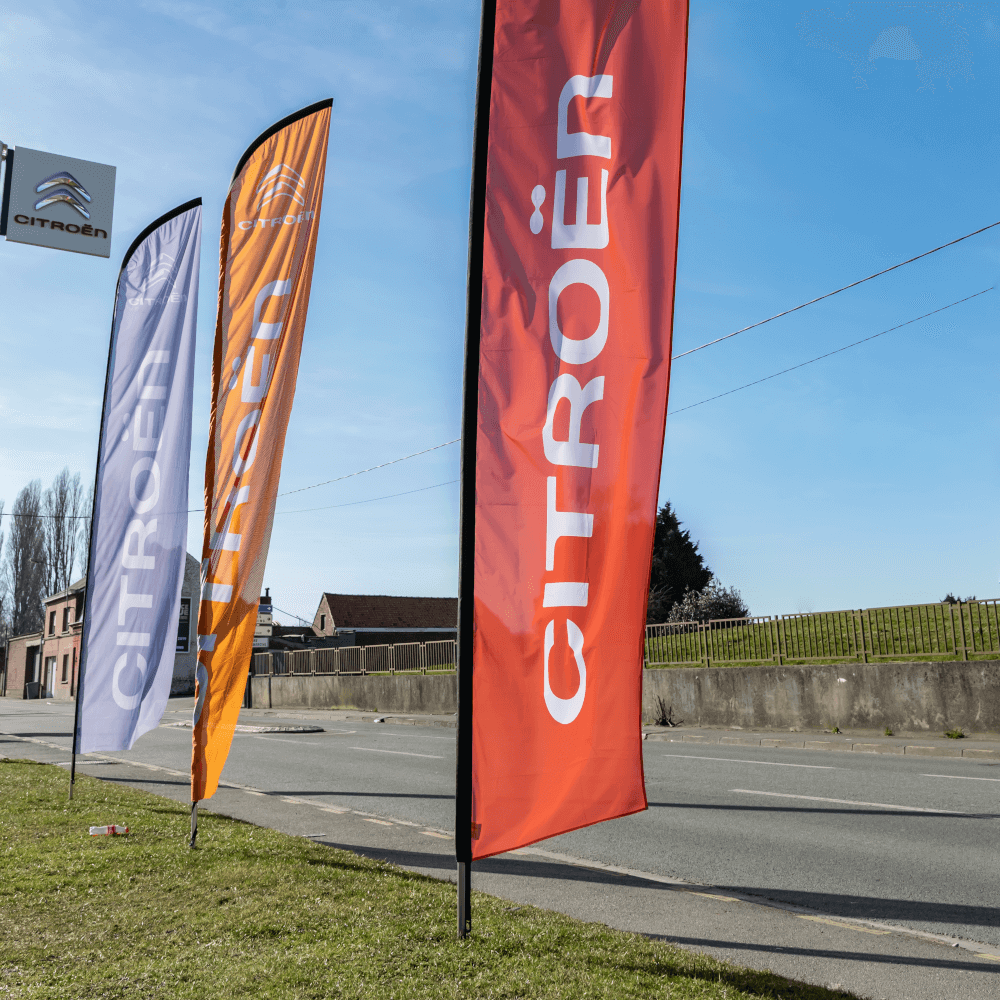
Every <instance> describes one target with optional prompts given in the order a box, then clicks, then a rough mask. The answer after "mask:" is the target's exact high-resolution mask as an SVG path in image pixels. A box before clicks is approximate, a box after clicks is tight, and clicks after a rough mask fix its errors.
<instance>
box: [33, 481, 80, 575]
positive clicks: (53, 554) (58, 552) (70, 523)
mask: <svg viewBox="0 0 1000 1000" xmlns="http://www.w3.org/2000/svg"><path fill="white" fill-rule="evenodd" d="M82 507H83V487H82V486H81V485H80V473H79V472H78V473H76V475H73V476H71V475H70V474H69V469H68V468H66V469H63V470H62V472H60V473H59V474H58V475H57V476H56V478H55V479H54V480H53V481H52V485H51V486H50V487H49V488H48V489H47V490H46V491H45V493H44V494H43V495H42V514H43V515H44V516H43V518H42V530H43V534H44V538H45V586H46V589H47V591H48V593H50V594H57V593H59V591H61V590H65V589H66V588H67V587H68V586H69V585H70V584H71V583H72V582H73V566H74V564H75V563H76V553H77V542H78V539H79V537H80V525H79V520H80V515H81V514H82V513H83V511H82Z"/></svg>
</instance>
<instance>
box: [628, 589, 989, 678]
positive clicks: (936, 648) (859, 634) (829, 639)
mask: <svg viewBox="0 0 1000 1000" xmlns="http://www.w3.org/2000/svg"><path fill="white" fill-rule="evenodd" d="M962 646H965V647H966V648H967V649H968V651H969V655H970V656H977V655H979V656H983V655H989V651H991V650H997V649H1000V616H998V610H997V607H996V605H993V604H963V605H955V606H951V605H948V604H925V605H915V606H912V607H900V608H873V609H869V610H865V611H862V612H860V613H859V612H851V611H829V612H821V613H818V614H805V615H795V616H792V617H787V618H784V619H781V620H778V621H761V622H751V623H750V624H747V625H739V624H737V625H734V626H733V627H731V628H713V629H710V630H701V631H697V630H692V631H690V632H687V633H685V634H676V635H666V636H662V637H657V638H653V639H647V642H646V660H647V664H648V665H649V666H651V667H671V666H696V665H698V663H699V662H702V663H703V662H704V657H705V655H706V654H707V655H708V657H709V659H710V662H711V664H712V666H727V665H731V666H738V665H739V664H740V663H741V662H744V663H745V662H747V661H757V662H760V663H777V654H778V652H779V650H780V653H781V661H782V663H786V664H796V663H808V662H809V661H810V658H818V660H820V661H821V660H822V659H829V660H840V659H854V660H855V661H856V662H862V660H863V657H862V655H861V651H862V650H863V649H867V650H868V655H869V661H872V660H876V659H886V660H887V659H893V658H897V659H906V660H940V659H955V650H956V647H957V648H958V649H961V647H962ZM993 655H994V656H995V655H996V654H995V653H994V654H993ZM814 662H816V660H815V659H814Z"/></svg>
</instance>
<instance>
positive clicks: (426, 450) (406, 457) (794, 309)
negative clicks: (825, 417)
mask: <svg viewBox="0 0 1000 1000" xmlns="http://www.w3.org/2000/svg"><path fill="white" fill-rule="evenodd" d="M996 226H1000V221H997V222H991V223H990V224H989V225H988V226H983V227H982V229H976V230H975V231H974V232H971V233H966V234H965V235H964V236H959V237H958V239H954V240H951V241H949V242H948V243H942V244H941V246H939V247H934V249H933V250H925V251H924V252H923V253H921V254H917V256H916V257H910V258H909V260H904V261H900V262H899V263H898V264H893V265H892V267H887V268H885V270H883V271H877V272H876V273H875V274H870V275H868V277H867V278H859V279H858V280H857V281H852V282H851V283H850V284H849V285H844V287H843V288H838V289H836V290H835V291H832V292H827V293H826V294H825V295H820V296H818V297H817V298H815V299H810V300H809V301H808V302H803V303H802V304H801V305H797V306H793V307H792V308H791V309H786V310H785V311H784V312H780V313H775V315H773V316H768V318H767V319H762V320H759V321H758V322H756V323H751V324H750V325H749V326H745V327H743V328H742V329H740V330H735V331H734V332H733V333H727V334H726V336H724V337H718V338H717V339H716V340H710V341H709V342H708V343H707V344H702V345H701V346H700V347H692V348H691V350H690V351H682V352H681V353H680V354H675V355H674V356H673V357H672V358H671V359H670V360H671V361H676V360H677V359H678V358H684V357H687V356H688V355H689V354H694V353H696V352H697V351H703V350H704V349H705V348H706V347H712V346H713V345H715V344H721V343H722V341H724V340H729V339H730V338H731V337H736V336H738V335H739V334H741V333H746V332H747V331H748V330H754V329H756V328H757V327H758V326H763V325H764V324H765V323H770V322H771V321H772V320H776V319H781V317H782V316H788V315H790V314H791V313H793V312H798V311H799V310H800V309H805V307H806V306H811V305H813V304H814V303H816V302H822V301H823V299H828V298H830V297H831V296H833V295H839V294H840V293H841V292H846V291H847V290H848V289H849V288H855V287H857V286H858V285H862V284H864V283H865V282H866V281H871V280H872V279H873V278H878V277H881V276H882V275H883V274H888V273H889V272H890V271H895V270H896V269H897V268H900V267H903V266H904V265H905V264H912V263H913V262H914V261H916V260H920V259H921V258H922V257H928V256H930V254H932V253H937V252H938V251H939V250H944V249H946V248H947V247H951V246H954V245H955V244H956V243H961V242H962V240H967V239H969V238H970V237H971V236H978V235H979V234H980V233H985V232H986V231H987V230H988V229H993V228H994V227H996ZM988 291H992V288H987V289H984V292H988ZM984 292H977V293H976V295H982V294H984ZM975 297H976V296H975V295H970V296H969V297H968V298H975ZM966 301H968V299H959V300H958V302H952V303H951V305H948V306H943V307H942V309H950V308H951V306H956V305H958V304H959V303H961V302H966ZM941 311H942V310H941V309H936V310H934V312H941ZM933 315H934V313H933V312H930V313H926V314H925V315H924V316H918V317H917V319H912V320H908V321H907V323H916V322H917V321H918V320H921V319H926V318H927V316H933ZM907 323H902V324H900V325H901V326H906V325H907ZM898 329H899V327H898V326H894V327H892V329H890V330H883V331H882V333H876V334H875V335H874V336H872V337H866V338H865V340H859V341H856V342H855V343H854V344H848V345H847V347H841V348H839V349H838V351H846V350H847V349H848V347H856V346H857V345H858V344H863V343H865V341H867V340H874V339H875V337H881V336H882V334H885V333H891V332H892V331H893V330H898ZM838 351H831V352H830V354H837V353H838ZM830 354H823V355H821V356H820V357H818V358H813V359H812V360H811V361H804V362H802V364H801V365H794V366H793V367H792V368H786V369H785V370H784V371H780V372H775V374H774V375H768V376H767V378H763V379H758V380H757V382H748V383H747V384H746V385H741V386H739V388H737V389H730V390H729V392H723V393H721V394H720V395H719V396H711V397H709V399H703V400H701V402H698V403H692V404H691V405H690V406H683V407H681V409H680V410H671V411H670V412H671V413H680V412H681V411H682V410H690V409H691V408H692V407H694V406H701V404H702V403H708V402H711V401H712V400H713V399H719V398H721V396H728V395H729V394H730V393H733V392H739V390H740V389H748V388H749V387H750V386H752V385H757V384H758V383H759V382H766V381H767V379H771V378H776V377H777V376H778V375H784V374H785V373H786V372H790V371H794V370H795V369H796V368H801V367H803V365H810V364H812V363H813V361H821V360H822V359H823V358H828V357H830ZM459 441H461V438H453V439H452V440H451V441H445V442H443V443H442V444H436V445H434V446H433V447H432V448H424V450H423V451H415V452H413V454H412V455H404V456H403V457H402V458H394V459H392V461H389V462H382V463H381V464H380V465H373V466H371V467H370V468H367V469H359V470H358V471H357V472H349V473H347V475H345V476H337V477H336V478H335V479H327V480H325V481H324V482H322V483H313V484H312V486H301V487H299V489H297V490H288V491H287V492H285V493H279V494H278V496H279V497H287V496H291V495H292V494H293V493H304V492H305V491H306V490H315V489H317V488H318V487H320V486H329V485H330V484H331V483H339V482H341V481H343V480H344V479H352V478H353V477H354V476H362V475H364V474H365V473H366V472H374V471H375V470H376V469H384V468H386V467H387V466H390V465H396V464H397V463H399V462H405V461H407V460H409V459H411V458H417V457H418V456H419V455H426V454H428V453H429V452H432V451H437V450H438V449H439V448H447V447H448V445H451V444H458V442H459ZM457 481H458V480H451V482H457ZM437 485H438V486H448V485H450V483H438V484H437ZM435 488H436V487H434V486H427V487H424V489H435ZM408 492H411V493H419V492H421V491H420V490H410V491H408ZM405 495H406V494H404V493H393V494H390V496H386V497H373V498H372V500H357V501H355V502H354V503H372V502H373V501H374V500H388V499H390V498H391V497H394V496H405ZM351 506H354V504H334V505H333V507H351ZM333 507H309V508H306V511H309V510H332V509H333ZM204 509H205V508H204V507H192V508H191V509H190V510H189V511H187V513H188V514H197V513H200V512H201V511H203V510H204ZM306 511H292V510H288V511H280V512H279V513H282V514H297V513H305V512H306ZM58 516H59V515H57V514H14V513H13V512H8V511H4V512H0V518H2V517H35V518H42V517H58ZM88 517H90V515H89V514H78V515H70V516H67V520H85V519H86V518H88Z"/></svg>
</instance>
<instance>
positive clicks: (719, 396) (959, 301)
mask: <svg viewBox="0 0 1000 1000" xmlns="http://www.w3.org/2000/svg"><path fill="white" fill-rule="evenodd" d="M995 287H996V286H995V285H991V286H990V287H989V288H984V289H983V290H982V291H981V292H976V293H975V294H974V295H967V296H966V297H965V298H964V299H958V300H957V301H956V302H950V303H949V304H948V305H946V306H941V308H940V309H934V310H932V311H931V312H929V313H924V314H923V316H916V317H914V318H913V319H908V320H907V321H906V322H905V323H900V324H899V326H891V327H889V329H888V330H883V331H882V332H881V333H873V334H872V335H871V336H870V337H865V338H864V339H862V340H856V341H854V343H853V344H846V345H845V346H844V347H838V348H837V349H836V350H835V351H828V352H827V353H826V354H821V355H820V356H819V357H818V358H810V359H809V360H808V361H803V362H802V363H801V364H798V365H792V367H791V368H784V369H782V370H781V371H780V372H775V373H774V374H773V375H765V376H764V377H763V378H759V379H757V380H756V381H754V382H747V384H746V385H739V386H737V387H736V388H735V389H729V390H728V391H726V392H720V393H719V394H718V395H717V396H709V397H708V399H702V400H699V401H698V402H697V403H691V404H690V405H688V406H682V407H680V409H677V410H670V411H669V413H668V414H667V416H670V417H672V416H673V415H674V414H675V413H683V412H684V411H685V410H691V409H694V407H696V406H701V405H702V404H703V403H711V402H712V400H713V399H722V397H723V396H731V395H732V394H733V393H734V392H739V391H740V390H741V389H749V388H750V386H752V385H760V383H761V382H767V381H768V380H769V379H772V378H777V377H778V376H779V375H786V374H787V373H788V372H793V371H795V369H796V368H805V366H806V365H811V364H814V363H815V362H817V361H822V360H823V359H824V358H829V357H832V356H833V355H834V354H840V352H841V351H847V350H850V348H852V347H857V346H858V344H866V343H868V341H869V340H874V339H875V338H876V337H884V336H885V335H886V334H887V333H892V331H893V330H900V329H902V328H903V327H904V326H909V325H910V324H911V323H919V322H920V320H922V319H927V317H928V316H933V315H934V314H935V313H939V312H944V311H945V309H951V307H952V306H957V305H961V304H962V303H963V302H968V301H969V299H974V298H977V297H978V296H980V295H985V294H986V293H987V292H992V291H993V289H994V288H995Z"/></svg>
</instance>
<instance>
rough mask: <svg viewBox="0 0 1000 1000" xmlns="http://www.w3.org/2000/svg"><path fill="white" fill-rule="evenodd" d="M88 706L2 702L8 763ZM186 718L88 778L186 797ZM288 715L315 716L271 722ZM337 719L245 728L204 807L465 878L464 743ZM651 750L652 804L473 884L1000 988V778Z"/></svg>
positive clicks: (937, 981) (720, 944) (863, 973)
mask: <svg viewBox="0 0 1000 1000" xmlns="http://www.w3.org/2000/svg"><path fill="white" fill-rule="evenodd" d="M175 706H176V707H175ZM70 712H71V709H70V706H66V705H59V704H54V705H48V704H46V703H39V702H34V703H25V702H8V701H5V702H0V733H6V734H12V735H18V736H20V737H27V738H28V739H29V740H30V741H32V742H31V744H29V743H25V742H24V741H23V740H19V741H17V743H18V744H19V746H18V747H17V748H16V749H15V748H14V747H13V746H12V741H8V742H4V743H2V745H0V753H3V754H5V755H7V756H34V757H36V758H37V759H52V758H61V759H62V760H66V759H68V756H67V755H66V754H65V753H63V752H62V751H64V750H66V751H68V749H69V745H70V743H69V733H70V730H71V725H72V721H71V714H70ZM189 712H190V707H189V703H188V702H184V703H171V706H170V709H169V710H168V714H167V715H166V716H165V717H164V724H163V725H161V727H160V728H159V729H157V730H155V731H153V732H151V733H148V734H147V735H145V736H144V737H142V738H141V739H140V740H139V741H138V742H137V743H136V745H135V746H134V747H133V748H132V749H131V750H130V751H127V752H124V753H121V754H106V755H103V756H104V757H105V758H116V759H119V760H122V761H128V762H130V763H129V764H128V765H125V764H122V765H121V766H120V767H117V766H115V765H94V766H93V768H92V769H90V766H89V765H85V766H84V769H86V770H88V772H89V773H92V774H94V775H97V776H101V777H106V778H109V779H110V780H126V781H128V782H129V783H131V784H139V785H142V786H146V787H150V789H151V790H154V791H158V792H160V793H161V794H167V795H170V796H171V797H174V798H177V799H180V800H185V799H186V798H187V796H188V786H187V781H186V779H185V777H184V775H186V773H187V771H188V768H189V763H190V752H191V751H190V747H191V733H190V729H187V728H181V727H174V726H171V725H170V723H171V722H173V721H176V720H184V719H186V718H189V717H190V716H189ZM246 721H247V722H248V723H252V724H258V725H259V724H261V722H262V721H263V720H261V719H259V718H255V719H247V720H246ZM283 722H284V724H288V725H296V724H298V725H301V724H303V720H301V719H297V718H289V719H287V720H282V719H281V718H280V716H275V717H269V718H268V719H267V720H266V723H267V724H268V725H277V724H282V723H283ZM321 724H322V725H323V726H324V728H325V730H326V731H325V732H323V733H315V734H301V735H299V734H254V733H237V734H236V737H235V739H234V743H233V749H232V752H231V754H230V757H229V761H228V763H227V765H226V770H225V772H224V775H223V778H224V781H226V782H228V783H230V784H231V785H233V786H238V787H236V788H227V789H221V790H220V792H219V793H218V794H217V796H216V797H215V798H214V799H213V800H211V802H210V803H206V807H207V808H217V809H219V811H222V812H226V813H228V814H231V815H239V816H240V817H241V818H248V819H253V820H254V821H257V822H264V823H266V824H267V825H273V826H277V827H279V828H282V829H287V830H288V832H293V833H298V834H300V835H304V834H307V833H308V834H314V835H316V836H317V837H318V838H319V839H324V840H328V841H329V842H331V843H338V844H339V845H341V846H347V847H350V848H351V849H354V850H359V851H362V852H363V853H369V854H375V855H377V856H382V857H386V858H388V859H389V860H394V861H396V862H398V863H401V864H404V865H405V866H407V867H411V868H414V869H416V870H420V871H426V872H428V873H430V874H434V875H435V876H437V877H452V874H453V852H452V849H451V845H450V843H445V840H446V837H447V833H448V832H449V831H450V829H451V827H452V824H453V801H454V800H453V786H454V730H449V729H434V728H429V727H409V726H392V725H379V724H372V723H365V722H357V721H349V722H343V721H339V722H323V723H321ZM39 741H40V742H39ZM56 748H58V750H57V749H56ZM39 754H41V756H39ZM644 759H645V768H646V783H647V794H648V797H649V806H650V808H649V810H648V811H647V812H645V813H641V814H638V815H636V816H631V817H626V818H624V819H620V820H613V821H611V822H608V823H603V824H599V825H598V826H594V827H590V828H587V829H585V830H580V831H576V832H574V833H570V834H566V835H564V836H561V837H557V838H553V839H552V840H549V841H546V842H545V843H543V844H540V845H535V847H534V848H533V849H529V850H528V851H526V852H517V854H518V856H517V857H515V856H514V855H504V856H502V857H501V858H499V859H491V860H490V861H488V862H483V863H481V864H480V865H478V866H477V868H476V870H475V871H476V874H475V876H474V884H475V885H476V887H477V888H483V889H485V890H486V891H491V892H495V893H496V894H497V895H501V896H507V897H508V898H511V899H515V900H518V901H523V902H531V903H537V904H538V905H543V906H549V907H551V908H555V909H561V910H564V911H565V912H569V913H573V914H574V915H576V916H580V917H582V918H584V919H600V920H603V921H604V922H608V923H612V924H613V925H615V926H621V927H624V928H626V929H633V930H641V931H643V932H644V933H651V934H661V935H662V936H664V937H668V938H670V939H671V940H675V941H678V942H680V943H682V944H685V945H686V946H689V947H695V948H698V949H700V950H704V951H709V952H711V953H713V954H717V955H720V956H721V957H726V958H730V959H734V960H736V961H740V962H742V963H744V964H750V965H755V966H758V967H768V968H772V969H774V970H775V971H778V972H782V973H783V974H786V975H791V976H794V977H796V978H803V979H808V980H810V981H813V982H819V983H823V984H830V983H834V982H837V983H843V985H844V986H845V988H849V989H853V990H855V991H856V992H858V993H859V994H861V995H865V996H873V997H891V998H892V1000H897V998H898V1000H917V998H923V997H925V996H926V997H932V996H933V997H941V996H946V997H952V996H953V997H969V998H973V997H976V998H978V997H984V998H989V997H1000V960H997V959H994V958H992V957H991V956H990V955H989V954H987V952H989V951H992V952H993V953H994V954H996V956H997V958H1000V904H998V903H997V902H996V901H997V899H998V898H1000V892H998V890H1000V866H998V864H997V860H998V847H1000V839H998V833H1000V824H998V820H1000V801H998V796H1000V765H998V764H997V763H990V762H985V761H973V760H968V759H954V758H910V757H903V756H899V755H889V754H885V755H869V754H857V753H855V754H847V753H845V754H839V753H822V752H815V751H805V750H793V749H771V748H761V747H741V746H697V745H693V744H690V743H669V742H659V741H656V742H654V741H646V742H645V744H644ZM137 764H138V765H142V764H145V765H150V766H155V767H158V768H161V769H163V768H165V769H168V770H170V771H174V772H177V773H175V774H173V775H169V774H164V773H160V774H156V773H155V772H149V770H148V767H147V768H146V769H145V771H143V770H142V769H140V768H137V767H135V766H134V765H137ZM112 772H113V773H112ZM260 792H264V793H265V794H264V795H260V794H259V793H260ZM345 810H346V811H349V812H345ZM362 814H363V815H362ZM320 819H321V820H322V821H321V822H318V820H320ZM379 819H381V820H382V822H381V823H378V822H373V821H378V820H379ZM604 866H610V867H604ZM692 883H694V884H695V885H692ZM698 884H700V886H699V885H698ZM704 887H708V888H704ZM700 888H704V891H701V892H699V891H698V890H699V889H700ZM674 890H679V891H674ZM681 890H682V891H681ZM765 901H770V902H771V903H776V904H778V905H777V906H775V905H771V906H762V905H760V904H761V903H763V902H765ZM796 907H798V908H805V911H803V910H796V909H795V908H796ZM843 918H848V920H847V921H846V922H842V923H838V920H841V921H842V920H843ZM852 920H853V921H857V920H861V921H867V922H868V924H867V925H854V926H853V927H852V926H850V922H851V921H852ZM873 922H874V923H875V924H878V925H880V926H877V927H876V926H873ZM864 926H867V928H868V929H862V928H863V927H864ZM890 927H899V928H905V929H909V930H911V931H917V932H924V933H929V934H934V935H945V936H948V937H950V938H954V939H960V940H961V941H962V942H963V947H962V948H961V949H959V950H956V949H954V948H947V947H945V946H944V945H942V944H936V943H933V942H929V941H927V940H921V939H919V938H917V937H913V936H912V935H910V936H907V935H906V934H894V933H886V929H887V928H890ZM967 942H981V943H983V945H985V946H986V947H984V948H981V949H980V948H979V947H978V946H976V945H968V946H965V943H967ZM977 951H978V952H979V954H977Z"/></svg>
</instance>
